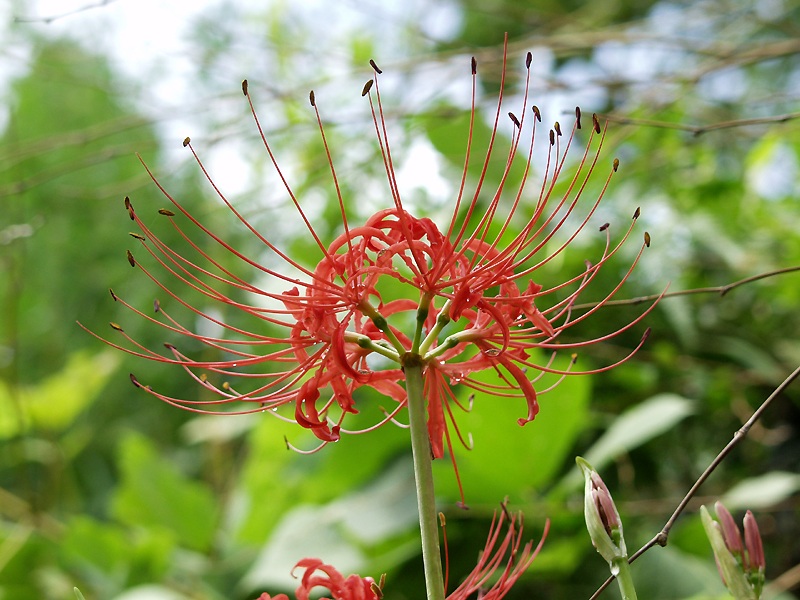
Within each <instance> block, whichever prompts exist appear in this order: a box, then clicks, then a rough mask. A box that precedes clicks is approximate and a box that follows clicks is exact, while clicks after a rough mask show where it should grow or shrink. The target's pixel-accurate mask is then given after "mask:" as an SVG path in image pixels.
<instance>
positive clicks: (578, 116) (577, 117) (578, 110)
mask: <svg viewBox="0 0 800 600" xmlns="http://www.w3.org/2000/svg"><path fill="white" fill-rule="evenodd" d="M575 121H576V125H577V127H578V129H580V128H581V107H580V106H576V107H575Z"/></svg>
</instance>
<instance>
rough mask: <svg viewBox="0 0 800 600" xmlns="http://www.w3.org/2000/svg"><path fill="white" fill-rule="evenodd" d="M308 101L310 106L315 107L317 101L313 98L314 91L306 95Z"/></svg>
mask: <svg viewBox="0 0 800 600" xmlns="http://www.w3.org/2000/svg"><path fill="white" fill-rule="evenodd" d="M308 101H309V102H310V103H311V106H316V105H317V100H316V98H315V97H314V90H311V91H310V92H309V94H308Z"/></svg>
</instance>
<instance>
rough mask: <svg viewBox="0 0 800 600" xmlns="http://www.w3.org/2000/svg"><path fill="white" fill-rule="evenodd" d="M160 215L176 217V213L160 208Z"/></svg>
mask: <svg viewBox="0 0 800 600" xmlns="http://www.w3.org/2000/svg"><path fill="white" fill-rule="evenodd" d="M158 214H160V215H164V216H165V217H174V216H175V213H174V212H172V211H171V210H167V209H166V208H159V209H158Z"/></svg>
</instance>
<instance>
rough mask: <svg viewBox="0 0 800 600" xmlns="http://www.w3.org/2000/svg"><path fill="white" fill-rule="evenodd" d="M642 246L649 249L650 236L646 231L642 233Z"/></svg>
mask: <svg viewBox="0 0 800 600" xmlns="http://www.w3.org/2000/svg"><path fill="white" fill-rule="evenodd" d="M644 245H645V246H647V247H648V248H649V247H650V234H649V233H648V232H646V231H645V232H644Z"/></svg>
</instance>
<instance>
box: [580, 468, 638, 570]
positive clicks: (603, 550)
mask: <svg viewBox="0 0 800 600" xmlns="http://www.w3.org/2000/svg"><path fill="white" fill-rule="evenodd" d="M575 461H576V462H577V463H578V466H579V467H580V468H581V471H583V477H584V479H585V481H586V487H585V491H584V513H585V516H586V528H587V529H588V530H589V536H590V537H591V538H592V544H593V545H594V547H595V548H596V549H597V551H598V552H599V553H600V555H601V556H602V557H603V558H605V559H606V560H607V561H608V564H609V565H610V566H611V572H612V574H614V575H616V574H617V573H616V572H615V571H616V570H617V569H618V568H619V567H618V563H619V561H620V560H624V561H626V562H627V560H628V551H627V549H626V548H625V538H624V537H623V535H622V521H621V520H620V518H619V513H618V512H617V507H616V506H615V505H614V500H613V499H612V498H611V492H609V491H608V488H607V487H606V484H605V483H604V482H603V480H602V479H601V478H600V475H599V473H598V472H597V471H595V470H594V469H593V468H592V466H591V465H590V464H589V463H588V462H586V461H585V460H584V459H583V458H581V457H580V456H579V457H577V458H576V459H575Z"/></svg>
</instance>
